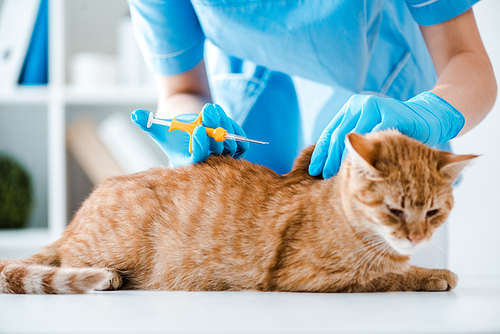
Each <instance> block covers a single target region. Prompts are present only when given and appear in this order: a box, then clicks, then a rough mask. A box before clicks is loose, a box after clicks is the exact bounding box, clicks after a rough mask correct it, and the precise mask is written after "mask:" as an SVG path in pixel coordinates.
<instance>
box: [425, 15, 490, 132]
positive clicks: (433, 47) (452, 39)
mask: <svg viewBox="0 0 500 334" xmlns="http://www.w3.org/2000/svg"><path fill="white" fill-rule="evenodd" d="M420 29H421V31H422V35H423V36H424V40H425V43H426V44H427V48H428V49H429V52H430V55H431V58H432V61H433V63H434V67H435V69H436V73H437V75H438V80H437V83H436V85H435V86H434V88H433V89H432V90H431V92H433V93H434V94H436V95H438V96H440V97H441V98H443V99H445V100H446V101H447V102H448V103H450V104H451V105H452V106H454V107H455V108H456V109H457V110H459V111H460V112H461V113H462V115H463V116H464V117H465V125H464V127H463V128H462V130H461V131H460V133H459V135H462V134H464V133H466V132H468V131H469V130H471V129H472V128H474V127H475V126H476V125H477V124H479V122H481V121H482V120H483V119H484V118H485V117H486V115H487V114H488V112H489V111H490V110H491V108H492V107H493V104H494V103H495V99H496V95H497V83H496V80H495V76H494V74H493V68H492V66H491V63H490V60H489V58H488V55H487V53H486V50H485V49H484V45H483V43H482V41H481V36H480V35H479V31H478V29H477V26H476V21H475V19H474V13H473V12H472V9H469V10H468V11H466V12H465V13H463V14H461V15H459V16H457V17H455V18H453V19H451V20H448V21H446V22H443V23H440V24H436V25H431V26H420Z"/></svg>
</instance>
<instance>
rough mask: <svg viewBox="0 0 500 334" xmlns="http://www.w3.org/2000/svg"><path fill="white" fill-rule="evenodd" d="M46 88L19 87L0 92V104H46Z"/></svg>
mask: <svg viewBox="0 0 500 334" xmlns="http://www.w3.org/2000/svg"><path fill="white" fill-rule="evenodd" d="M48 96H49V94H48V88H47V86H19V87H15V88H12V89H7V90H2V91H0V104H13V105H33V104H42V105H43V104H47V102H48Z"/></svg>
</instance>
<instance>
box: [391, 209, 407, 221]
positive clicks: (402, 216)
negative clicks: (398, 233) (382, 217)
mask: <svg viewBox="0 0 500 334" xmlns="http://www.w3.org/2000/svg"><path fill="white" fill-rule="evenodd" d="M387 209H388V210H389V212H390V213H392V214H393V215H394V216H396V217H398V218H399V219H401V220H404V219H405V213H404V211H403V210H400V209H394V208H391V207H390V206H387Z"/></svg>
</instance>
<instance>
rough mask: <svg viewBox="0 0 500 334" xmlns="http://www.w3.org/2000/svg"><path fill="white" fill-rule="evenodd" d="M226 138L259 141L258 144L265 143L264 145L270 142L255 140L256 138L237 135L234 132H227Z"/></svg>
mask: <svg viewBox="0 0 500 334" xmlns="http://www.w3.org/2000/svg"><path fill="white" fill-rule="evenodd" d="M226 139H230V140H237V141H248V142H252V143H257V144H264V145H266V144H269V142H267V141H260V140H255V139H248V138H246V137H243V136H239V135H235V134H232V133H227V134H226Z"/></svg>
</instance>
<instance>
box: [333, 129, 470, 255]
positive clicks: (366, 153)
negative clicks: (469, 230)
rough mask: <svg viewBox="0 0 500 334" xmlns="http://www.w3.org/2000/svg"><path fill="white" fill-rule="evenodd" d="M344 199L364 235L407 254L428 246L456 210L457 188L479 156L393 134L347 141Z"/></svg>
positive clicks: (385, 132) (350, 136)
mask: <svg viewBox="0 0 500 334" xmlns="http://www.w3.org/2000/svg"><path fill="white" fill-rule="evenodd" d="M346 145H347V147H348V149H349V157H348V159H347V161H346V163H345V164H344V166H343V171H342V173H343V175H344V176H345V178H344V186H343V193H342V197H343V199H342V201H343V206H344V209H345V210H346V214H347V215H348V218H349V220H350V221H352V222H353V224H355V227H357V228H358V230H360V231H365V232H368V233H369V234H370V233H375V235H376V236H381V237H382V238H384V239H385V241H386V242H387V243H388V244H389V245H390V246H391V247H392V249H394V250H395V251H397V252H398V253H399V254H401V255H411V254H412V253H414V252H415V251H416V250H417V249H419V248H421V247H422V246H424V245H425V244H427V243H428V242H429V241H430V239H431V236H432V234H433V233H434V231H435V230H436V228H437V227H439V226H440V225H441V224H443V223H444V222H445V221H446V219H447V217H448V215H449V214H450V210H451V208H452V207H453V195H452V191H453V184H454V182H455V180H456V178H457V176H458V175H459V173H460V172H461V171H462V169H463V168H464V167H465V166H466V165H467V164H468V163H469V162H470V161H471V160H472V159H474V158H476V157H477V156H476V155H455V154H451V153H448V152H443V151H438V150H434V149H431V148H429V147H428V146H426V145H424V144H422V143H420V142H418V141H416V140H414V139H411V138H409V137H407V136H404V135H402V134H401V133H399V132H398V131H394V130H388V131H382V132H377V133H373V134H367V135H365V136H360V135H357V134H354V133H352V134H350V135H349V136H348V137H347V138H346Z"/></svg>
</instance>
